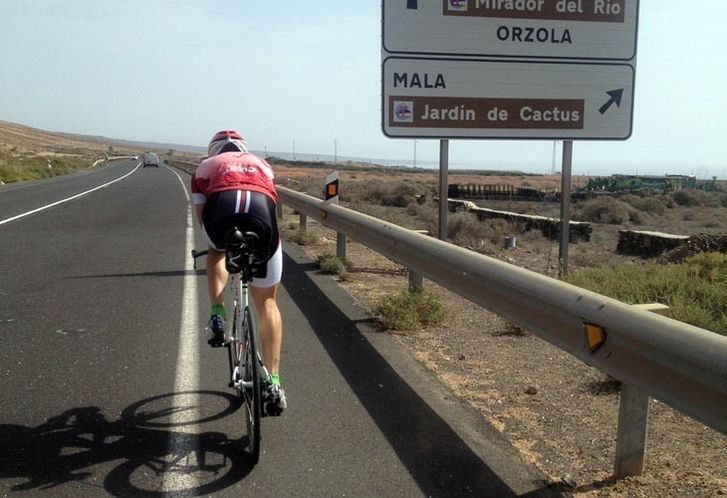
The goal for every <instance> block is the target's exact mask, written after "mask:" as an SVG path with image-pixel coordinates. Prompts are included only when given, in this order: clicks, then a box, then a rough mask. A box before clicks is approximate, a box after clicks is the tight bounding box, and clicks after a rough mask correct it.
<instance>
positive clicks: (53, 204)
mask: <svg viewBox="0 0 727 498" xmlns="http://www.w3.org/2000/svg"><path fill="white" fill-rule="evenodd" d="M139 166H141V163H139V164H137V165H136V168H134V169H132V170H131V171H129V172H128V173H126V174H125V175H124V176H122V177H119V178H117V179H116V180H111V181H110V182H108V183H104V184H103V185H99V186H98V187H94V188H92V189H91V190H86V191H85V192H81V193H80V194H76V195H74V196H72V197H69V198H67V199H63V200H60V201H56V202H53V203H51V204H48V205H47V206H42V207H39V208H37V209H33V210H32V211H28V212H27V213H23V214H18V215H16V216H13V217H11V218H7V219H4V220H0V225H4V224H5V223H10V222H11V221H15V220H18V219H20V218H24V217H26V216H29V215H31V214H34V213H38V212H40V211H45V210H46V209H50V208H52V207H54V206H57V205H59V204H63V203H64V202H68V201H72V200H73V199H78V198H79V197H82V196H84V195H87V194H90V193H91V192H95V191H96V190H98V189H101V188H104V187H108V186H109V185H111V184H112V183H116V182H119V181H121V180H123V179H124V178H126V177H127V176H129V175H130V174H132V173H133V172H134V171H136V170H137V169H139Z"/></svg>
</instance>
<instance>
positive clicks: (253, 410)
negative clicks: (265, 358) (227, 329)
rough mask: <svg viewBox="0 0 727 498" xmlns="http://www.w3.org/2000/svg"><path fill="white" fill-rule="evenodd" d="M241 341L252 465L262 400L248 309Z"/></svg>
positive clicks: (256, 454) (257, 447)
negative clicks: (242, 345)
mask: <svg viewBox="0 0 727 498" xmlns="http://www.w3.org/2000/svg"><path fill="white" fill-rule="evenodd" d="M240 332H241V336H240V337H241V339H242V343H243V344H244V345H245V347H244V352H243V354H244V358H242V364H243V365H244V368H242V372H243V374H242V375H243V377H242V378H243V383H244V385H245V387H244V388H243V390H242V391H243V397H244V401H245V416H246V419H247V420H246V422H247V448H246V450H247V453H248V455H249V456H250V460H251V461H252V463H253V465H254V464H256V463H257V462H258V460H259V459H260V417H261V412H262V400H261V390H260V365H259V363H258V361H257V358H258V349H257V340H256V337H255V330H254V327H253V323H252V317H251V316H250V308H248V307H245V309H244V310H243V315H242V327H241V331H240Z"/></svg>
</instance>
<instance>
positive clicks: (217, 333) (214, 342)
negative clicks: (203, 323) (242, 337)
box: [204, 315, 225, 348]
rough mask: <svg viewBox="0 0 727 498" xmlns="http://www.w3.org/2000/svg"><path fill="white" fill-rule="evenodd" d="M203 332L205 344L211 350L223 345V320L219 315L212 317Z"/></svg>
mask: <svg viewBox="0 0 727 498" xmlns="http://www.w3.org/2000/svg"><path fill="white" fill-rule="evenodd" d="M204 330H205V332H206V333H207V344H209V345H210V346H212V347H213V348H221V347H222V346H224V345H225V320H224V319H223V318H222V317H221V316H220V315H212V316H211V317H210V321H209V323H207V328H205V329H204Z"/></svg>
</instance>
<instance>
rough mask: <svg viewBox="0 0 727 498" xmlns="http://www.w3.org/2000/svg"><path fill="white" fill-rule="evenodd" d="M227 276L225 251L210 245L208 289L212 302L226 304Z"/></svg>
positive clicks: (208, 254)
mask: <svg viewBox="0 0 727 498" xmlns="http://www.w3.org/2000/svg"><path fill="white" fill-rule="evenodd" d="M227 278H228V274H227V269H226V268H225V252H224V251H217V250H215V249H212V248H211V247H210V248H209V252H208V253H207V289H208V291H209V296H210V304H222V305H224V304H225V286H226V285H227Z"/></svg>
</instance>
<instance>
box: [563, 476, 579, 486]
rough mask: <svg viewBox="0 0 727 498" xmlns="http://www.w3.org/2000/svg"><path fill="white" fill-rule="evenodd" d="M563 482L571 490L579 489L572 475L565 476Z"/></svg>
mask: <svg viewBox="0 0 727 498" xmlns="http://www.w3.org/2000/svg"><path fill="white" fill-rule="evenodd" d="M562 481H563V483H564V484H565V485H566V486H568V487H570V488H577V487H578V483H576V480H575V479H573V476H572V475H570V474H566V475H564V476H563V478H562Z"/></svg>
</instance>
